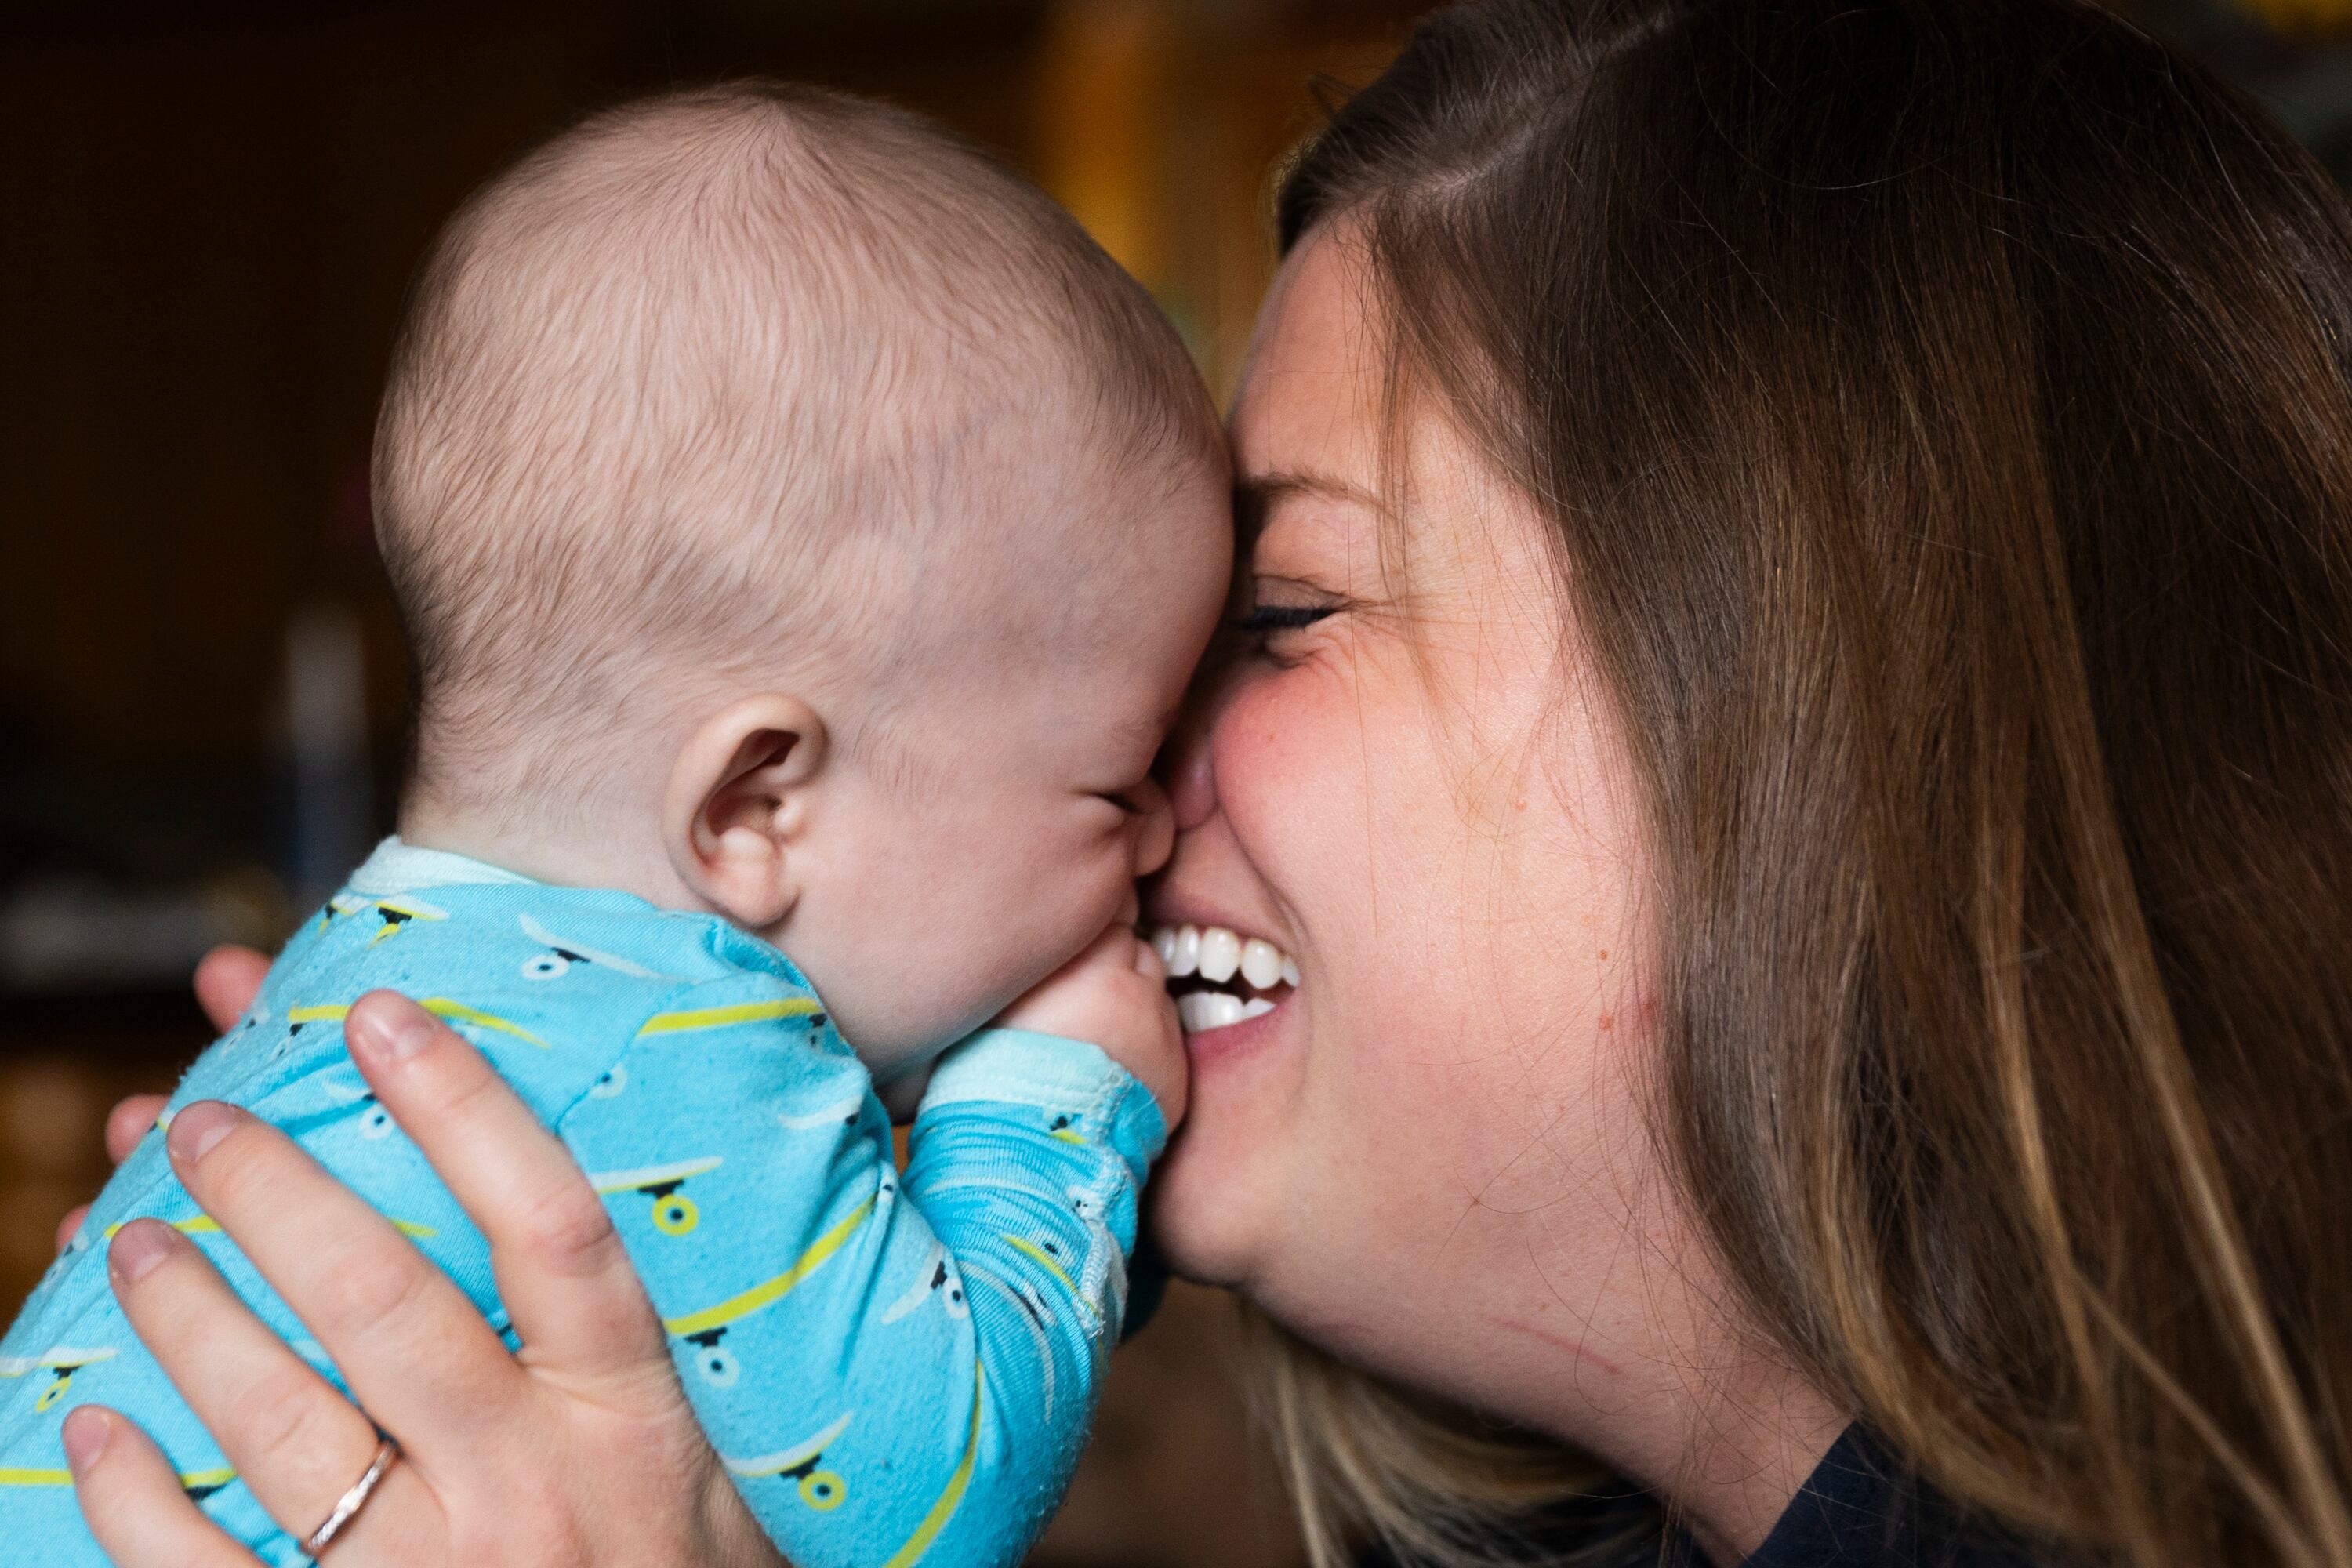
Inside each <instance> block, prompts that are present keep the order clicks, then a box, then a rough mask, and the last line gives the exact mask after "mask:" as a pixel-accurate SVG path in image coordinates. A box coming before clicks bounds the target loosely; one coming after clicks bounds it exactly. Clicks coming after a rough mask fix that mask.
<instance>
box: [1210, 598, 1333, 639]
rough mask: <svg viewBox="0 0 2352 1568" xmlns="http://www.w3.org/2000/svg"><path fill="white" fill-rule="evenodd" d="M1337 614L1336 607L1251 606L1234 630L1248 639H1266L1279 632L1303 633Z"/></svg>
mask: <svg viewBox="0 0 2352 1568" xmlns="http://www.w3.org/2000/svg"><path fill="white" fill-rule="evenodd" d="M1338 613H1339V606H1338V605H1251V606H1250V607H1249V609H1248V610H1247V611H1246V612H1245V613H1244V615H1243V616H1242V618H1241V619H1240V620H1239V621H1238V622H1236V623H1235V625H1234V629H1235V630H1237V631H1240V632H1242V633H1243V634H1244V635H1245V636H1248V637H1272V636H1275V635H1276V634H1277V633H1281V632H1295V631H1303V630H1305V629H1306V628H1307V627H1308V626H1313V625H1314V624H1315V623H1316V622H1318V621H1319V620H1321V619H1323V618H1324V617H1325V616H1331V615H1336V614H1338Z"/></svg>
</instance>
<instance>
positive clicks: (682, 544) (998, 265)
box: [374, 85, 1230, 1076]
mask: <svg viewBox="0 0 2352 1568" xmlns="http://www.w3.org/2000/svg"><path fill="white" fill-rule="evenodd" d="M1223 464H1224V459H1223V449H1222V445H1221V443H1220V441H1219V438H1218V434H1217V430H1216V425H1215V419H1214V415H1213V410H1212V409H1211V407H1210V405H1209V403H1208V400H1207V397H1206V395H1205V393H1204V392H1203V390H1202V386H1201V384H1200V382H1199V379H1198V377H1197V376H1196V375H1195V374H1194V373H1193V370H1192V365H1191V363H1190V361H1189V360H1188V359H1187V358H1186V357H1185V355H1184V353H1183V350H1182V348H1181V344H1180V343H1179V342H1178V341H1177V339H1176V337H1175V335H1174V333H1173V332H1172V331H1170V330H1169V328H1168V326H1167V323H1166V322H1165V321H1163V320H1162V319H1161V318H1160V315H1159V314H1158V312H1157V311H1156V310H1154V309H1153V308H1152V305H1151V303H1150V300H1149V298H1148V297H1147V296H1146V295H1145V294H1144V293H1143V291H1142V290H1141V289H1139V288H1138V287H1137V286H1136V285H1135V283H1134V282H1133V281H1132V280H1131V279H1129V278H1128V277H1127V276H1126V274H1124V273H1123V272H1121V271H1120V270H1119V269H1118V267H1117V266H1116V265H1114V264H1113V263H1112V262H1111V261H1110V260H1109V258H1107V257H1106V256H1104V255H1103V253H1102V252H1101V251H1100V250H1099V249H1097V247H1095V246H1094V245H1093V244H1092V243H1091V242H1090V241H1089V240H1088V239H1087V237H1085V235H1084V234H1083V233H1082V232H1081V231H1080V230H1079V229H1078V228H1077V226H1076V224H1074V223H1073V222H1072V221H1071V220H1070V219H1069V218H1068V217H1067V216H1066V215H1065V214H1063V213H1062V212H1061V211H1060V209H1058V208H1057V207H1055V205H1053V204H1052V203H1051V202H1050V201H1048V200H1047V199H1046V198H1045V196H1044V195H1042V194H1041V193H1039V192H1037V191H1036V190H1035V189H1034V188H1033V187H1031V186H1030V185H1028V184H1024V182H1022V181H1021V180H1019V179H1018V178H1017V177H1015V176H1013V174H1010V173H1008V172H1007V171H1005V170H1004V169H1003V168H1002V167H1000V166H999V165H997V164H996V163H993V162H992V161H990V160H989V159H988V158H986V157H984V156H983V155H982V154H980V153H976V152H974V151H972V150H971V149H969V148H967V147H965V146H964V145H962V144H961V143H960V142H956V141H954V140H952V139H951V138H950V137H948V136H947V135H945V134H944V133H943V132H940V131H937V130H935V129H933V128H932V127H930V126H929V125H928V124H926V123H924V122H923V121H919V120H917V119H915V118H913V117H912V116H908V115H906V114H903V113H900V112H898V111H896V110H889V109H886V108H883V107H880V106H877V105H874V104H869V103H866V102H862V101H858V100H850V99H845V98H841V97H838V96H835V95H832V94H828V93H823V92H819V91H815V90H812V89H793V88H783V87H774V86H766V85H744V86H733V87H727V88H720V89H709V90H705V91H699V92H691V93H684V94H677V95H672V96H669V97H666V98H662V99H656V100H650V101H646V102H643V103H639V104H635V105H632V106H629V107H627V108H624V109H621V110H614V111H612V112H608V113H606V114H604V115H602V116H600V117H598V118H596V119H594V120H593V121H588V122H587V123H585V124H583V125H582V126H580V127H579V128H577V129H575V130H572V131H571V132H566V133H565V134H563V135H562V136H561V137H558V138H557V139H556V140H554V141H553V142H550V143H549V144H548V145H546V146H545V147H543V148H541V150H540V151H538V152H537V153H534V154H532V155H531V156H530V157H528V158H526V159H525V160H524V161H523V162H521V163H519V164H518V165H517V166H516V167H514V168H513V169H512V170H511V171H509V173H508V174H504V175H503V176H501V177H499V179H497V180H496V181H494V182H493V183H492V184H489V185H488V187H486V188H485V189H484V190H483V191H481V192H480V193H479V194H478V195H476V196H475V197H474V198H473V199H472V200H471V201H470V202H468V203H467V205H466V206H465V207H464V208H463V209H462V210H461V211H460V212H459V213H458V214H457V216H456V217H455V218H453V219H452V220H451V222H450V224H449V226H447V228H446V230H445V231H444V232H443V234H442V237H440V239H439V240H438V241H437V243H436V246H435V248H434V250H433V252H432V255H431V256H430V258H428V260H427V262H426V265H425V270H424V272H423V274H422V276H421V277H420V279H419V281H418V284H417V289H416V293H415V300H414V301H413V303H412V306H411V310H410V314H409V319H408V321H407V323H406V325H405V327H404V332H403V336H402V340H401V343H400V347H399V349H398V351H397V353H396V354H395V356H394V366H393V371H392V376H391V382H390V384H389V386H388V388H387V391H386V394H385V397H384V403H383V414H382V416H381V419H380V421H379V424H378V427H377V436H376V452H375V473H374V487H375V506H376V518H377V532H378V537H379V539H380V541H381V543H382V545H383V555H384V559H385V561H386V563H387V564H388V565H389V567H390V570H391V573H392V577H393V581H394V587H395V590H396V592H397V594H398V596H399V599H400V603H401V608H402V613H403V616H404V621H405V623H406V626H407V630H408V634H409V638H410V642H411V647H412V652H413V657H414V658H415V680H416V701H417V711H416V734H415V750H414V753H413V757H412V763H411V769H410V780H409V786H408V791H407V795H406V798H405V800H404V806H403V812H402V829H403V832H404V834H406V835H407V836H408V837H411V838H413V839H417V840H420V841H422V842H425V843H429V844H434V845H436V846H439V847H449V848H455V849H460V850H467V851H470V852H473V853H476V854H479V855H482V856H484V857H485V858H492V859H496V860H499V861H502V862H503V863H506V864H509V865H511V866H513V867H515V868H517V869H520V870H523V871H527V872H530V873H532V874H534V875H538V876H541V877H544V878H546V879H551V880H555V881H561V882H566V883H575V884H585V885H595V886H609V887H620V888H625V889H630V890H633V891H636V892H640V893H643V894H645V895H646V896H647V897H649V898H652V899H653V900H655V901H656V902H659V903H662V904H665V905H667V906H670V907H677V908H696V909H708V910H715V911H717V912H719V913H720V914H723V915H726V916H727V917H729V918H730V919H731V920H733V921H736V922H737V923H739V924H740V925H742V926H745V927H747V928H749V929H751V930H753V931H758V932H760V933H761V934H762V935H764V936H767V937H768V938H770V939H771V940H772V941H774V942H776V943H777V944H778V945H780V946H782V948H783V949H784V950H785V952H788V953H789V954H790V955H791V956H792V957H793V960H794V961H795V962H796V963H798V964H799V965H800V966H801V967H802V969H803V971H804V972H805V973H807V974H808V975H809V976H810V978H811V979H812V980H813V981H814V983H815V984H816V985H817V987H818V989H819V991H820V992H821V994H823V995H824V999H825V1001H826V1003H827V1005H828V1006H829V1007H830V1008H831V1010H832V1011H833V1013H834V1015H835V1018H836V1019H837V1020H838V1021H839V1023H840V1025H841V1027H842V1029H843V1032H844V1034H845V1036H846V1037H848V1038H849V1039H850V1041H851V1042H852V1043H853V1044H855V1045H856V1047H858V1049H859V1051H860V1053H861V1054H862V1055H864V1056H866V1059H867V1060H868V1061H869V1062H870V1063H872V1064H873V1065H874V1066H875V1067H876V1068H877V1072H879V1073H881V1074H883V1075H885V1076H887V1074H888V1073H889V1072H890V1071H891V1070H892V1069H894V1068H898V1067H899V1066H902V1065H906V1064H908V1063H910V1062H911V1061H912V1060H914V1059H915V1058H918V1057H919V1056H920V1055H921V1054H922V1053H923V1052H924V1051H925V1049H926V1048H927V1047H933V1046H937V1045H939V1044H942V1043H945V1041H947V1040H948V1039H950V1038H952V1037H954V1036H956V1035H958V1034H960V1033H961V1032H963V1031H965V1030H967V1029H969V1028H971V1027H972V1026H976V1025H978V1024H980V1023H981V1022H983V1021H984V1020H985V1019H986V1018H987V1017H988V1016H990V1015H991V1014H992V1013H993V1012H994V1011H995V1010H996V1009H997V1008H999V1007H1000V1006H1002V1005H1003V1004H1004V1003H1005V1002H1007V1001H1009V1000H1010V999H1011V998H1012V997H1013V996H1014V995H1015V994H1019V993H1020V992H1021V991H1023V990H1024V989H1026V988H1027V986H1028V985H1029V984H1031V983H1032V982H1034V981H1035V980H1037V979H1039V978H1041V977H1042V976H1043V975H1044V974H1045V973H1048V972H1049V971H1051V970H1052V969H1053V968H1054V967H1055V966H1056V965H1057V964H1058V963H1059V962H1060V961H1061V960H1062V959H1064V958H1066V957H1067V956H1068V955H1069V954H1071V953H1072V952H1075V951H1076V950H1077V949H1078V948H1080V947H1082V946H1084V945H1085V944H1086V943H1087V941H1088V940H1089V939H1090V938H1091V937H1093V936H1094V935H1095V934H1096V933H1097V931H1100V930H1101V929H1102V928H1103V927H1104V926H1106V925H1108V923H1110V922H1111V921H1113V920H1115V919H1117V918H1118V915H1119V911H1120V908H1121V906H1122V904H1123V903H1124V902H1125V900H1127V899H1128V897H1129V893H1130V890H1131V884H1132V879H1134V878H1135V877H1136V876H1137V875H1139V874H1140V873H1142V872H1145V871H1148V870H1150V869H1151V868H1154V867H1155V866H1156V865H1157V864H1158V863H1159V861H1160V859H1161V858H1164V856H1165V855H1166V853H1167V847H1168V843H1169V839H1170V836H1171V825H1170V822H1169V820H1168V810H1167V805H1166V801H1165V799H1164V798H1163V797H1162V795H1160V791H1159V789H1158V787H1157V786H1156V785H1155V784H1153V783H1152V782H1151V781H1150V774H1149V768H1150V763H1151V761H1152V756H1153V753H1154V752H1155V751H1156V750H1157V748H1158V746H1159V744H1160V739H1161V736H1162V733H1163V731H1164V730H1165V728H1166V725H1167V722H1168V721H1169V718H1170V716H1171V713H1172V711H1173V710H1174V709H1175V707H1176V704H1177V702H1178V700H1179V699H1180V697H1181V694H1182V692H1183V689H1184V686H1185V684H1186V681H1187V679H1188V677H1189V675H1190V672H1191V670H1192V665H1193V663H1194V662H1195V660H1196V659H1197V658H1199V656H1200V654H1201V652H1202V647H1203V646H1204V645H1205V643H1206V641H1207V639H1208V637H1209V633H1210V631H1211V628H1212V626H1213V624H1214V621H1215V617H1216V614H1217V610H1218V607H1219V605H1221V603H1222V601H1223V594H1224V590H1225V584H1226V574H1227V571H1228V566H1229V551H1230V541H1229V537H1228V534H1229V529H1228V525H1227V522H1226V521H1225V515H1224V507H1225V502H1226V494H1227V491H1226V483H1227V481H1226V474H1225V469H1224V466H1223Z"/></svg>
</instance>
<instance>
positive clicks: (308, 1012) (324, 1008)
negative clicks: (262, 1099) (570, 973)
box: [286, 996, 552, 1051]
mask: <svg viewBox="0 0 2352 1568" xmlns="http://www.w3.org/2000/svg"><path fill="white" fill-rule="evenodd" d="M416 1005H418V1006H420V1007H422V1008H424V1009H425V1011H426V1012H428V1013H430V1014H432V1015H433V1016H435V1017H436V1018H446V1019H448V1020H449V1021H450V1022H451V1023H453V1024H471V1025H473V1026H475V1027H476V1028H478V1029H489V1030H493V1031H495V1032H497V1033H499V1034H501V1035H512V1036H513V1037H515V1038H516V1039H518V1040H523V1041H527V1042H529V1043H530V1044H531V1045H534V1046H537V1047H539V1048H540V1049H541V1050H542V1051H544V1050H549V1049H551V1048H552V1047H550V1046H549V1045H548V1043H547V1042H546V1041H545V1040H542V1039H541V1038H540V1037H538V1036H537V1035H534V1034H532V1033H531V1032H530V1030H529V1029H526V1028H524V1027H523V1026H521V1025H520V1024H510V1023H509V1022H508V1021H507V1020H506V1019H504V1018H501V1017H499V1016H498V1015H497V1014H495V1013H485V1012H483V1011H481V1010H480V1009H479V1008H477V1007H468V1006H467V1005H465V1004H464V1003H463V1002H458V1001H455V1000H452V999H451V998H449V997H446V996H420V997H419V998H417V1002H416ZM351 1011H352V1006H351V1004H350V1003H348V1002H341V1003H329V1004H326V1005H320V1006H315V1007H289V1008H288V1009H287V1010H286V1032H287V1033H288V1034H289V1035H290V1034H299V1033H300V1032H301V1030H302V1026H303V1025H305V1024H340V1023H341V1022H342V1021H343V1020H344V1019H345V1018H346V1017H348V1016H351Z"/></svg>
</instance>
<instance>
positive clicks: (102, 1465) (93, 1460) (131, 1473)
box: [64, 1405, 256, 1568]
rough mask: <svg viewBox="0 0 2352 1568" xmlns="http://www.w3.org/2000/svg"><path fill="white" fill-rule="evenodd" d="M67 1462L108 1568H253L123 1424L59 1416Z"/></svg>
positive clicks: (158, 1455)
mask: <svg viewBox="0 0 2352 1568" xmlns="http://www.w3.org/2000/svg"><path fill="white" fill-rule="evenodd" d="M64 1436H65V1445H66V1462H67V1463H68V1464H69V1465H71V1466H72V1467H73V1478H74V1493H75V1498H76V1500H77V1501H79V1503H80V1504H81V1516H82V1518H83V1519H85V1520H87V1521H89V1532H90V1533H91V1534H92V1535H95V1536H96V1537H98V1543H99V1545H100V1546H101V1547H103V1548H104V1549H105V1552H106V1554H107V1556H109V1557H110V1558H112V1559H113V1560H114V1565H115V1568H256V1565H255V1563H254V1559H253V1554H252V1553H251V1552H247V1551H246V1550H245V1548H243V1547H242V1546H239V1545H238V1544H237V1543H236V1542H234V1541H231V1540H230V1539H229V1538H228V1537H227V1536H226V1535H224V1534H222V1533H221V1531H220V1529H219V1527H218V1526H216V1525H215V1524H214V1523H213V1521H210V1520H208V1519H206V1518H205V1516H204V1512H203V1510H200V1509H198V1508H197V1507H196V1505H195V1503H194V1501H192V1500H190V1499H189V1497H188V1494H187V1491H186V1489H184V1487H182V1486H181V1484H180V1478H179V1477H178V1476H177V1475H176V1474H174V1473H173V1469H172V1467H171V1464H170V1463H169V1462H168V1461H167V1460H165V1458H163V1450H162V1449H160V1448H158V1447H155V1445H154V1444H153V1443H152V1442H150V1441H149V1440H148V1438H147V1434H145V1433H144V1432H142V1431H141V1430H139V1428H138V1427H136V1426H132V1425H131V1423H130V1422H129V1421H127V1420H125V1419H123V1417H122V1416H121V1415H117V1414H116V1413H115V1412H113V1411H111V1410H107V1409H104V1408H102V1407H100V1406H99V1405H83V1406H82V1407H81V1408H80V1409H79V1410H76V1411H73V1412H72V1413H70V1414H69V1415H67V1416H66V1421H65V1434H64Z"/></svg>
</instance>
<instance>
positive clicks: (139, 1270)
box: [106, 1219, 172, 1285]
mask: <svg viewBox="0 0 2352 1568" xmlns="http://www.w3.org/2000/svg"><path fill="white" fill-rule="evenodd" d="M171 1250H172V1227H171V1226H167V1225H165V1224H163V1222H162V1221H161V1220H152V1219H134V1220H132V1221H131V1223H130V1224H129V1225H126V1226H123V1227H122V1228H121V1230H118V1231H116V1232H115V1233H114V1245H113V1246H111V1247H108V1248H107V1249H106V1267H107V1268H108V1269H110V1271H111V1272H112V1273H113V1275H114V1278H115V1279H116V1281H117V1282H118V1283H121V1284H124V1285H135V1284H137V1283H138V1282H139V1281H140V1280H142V1279H145V1278H146V1277H147V1275H148V1273H149V1271H150V1270H152V1268H154V1267H155V1265H157V1264H158V1263H161V1262H163V1256H164V1254H166V1253H168V1252H170V1251H171Z"/></svg>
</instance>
